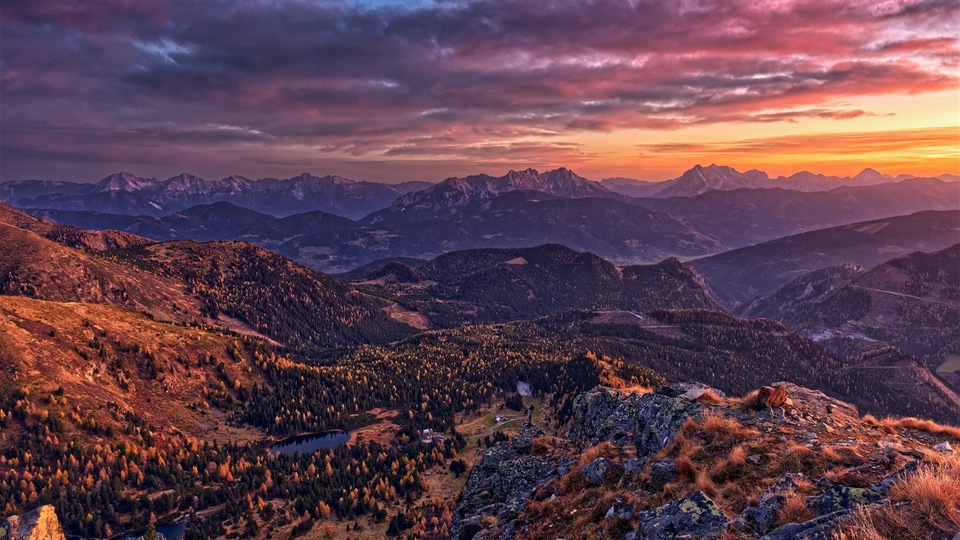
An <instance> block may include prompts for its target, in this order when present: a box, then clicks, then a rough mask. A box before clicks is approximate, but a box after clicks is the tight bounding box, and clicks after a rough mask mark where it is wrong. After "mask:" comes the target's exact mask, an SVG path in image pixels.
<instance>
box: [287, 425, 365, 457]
mask: <svg viewBox="0 0 960 540" xmlns="http://www.w3.org/2000/svg"><path fill="white" fill-rule="evenodd" d="M349 440H350V432H349V431H324V432H321V433H308V434H306V435H295V436H293V437H287V438H286V439H283V440H281V441H277V442H276V443H274V444H272V445H270V453H271V454H273V455H275V456H276V455H279V454H288V455H290V454H295V453H297V452H299V453H301V454H305V453H313V452H316V451H317V450H329V449H332V448H337V447H338V446H340V445H343V444H345V443H346V442H347V441H349Z"/></svg>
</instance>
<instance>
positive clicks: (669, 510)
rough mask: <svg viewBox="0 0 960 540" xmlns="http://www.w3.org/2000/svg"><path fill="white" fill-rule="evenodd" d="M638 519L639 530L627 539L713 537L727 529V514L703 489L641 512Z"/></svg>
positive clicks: (671, 539)
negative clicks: (724, 513)
mask: <svg viewBox="0 0 960 540" xmlns="http://www.w3.org/2000/svg"><path fill="white" fill-rule="evenodd" d="M638 520H639V524H638V526H637V530H635V531H633V532H632V533H628V534H627V540H674V539H679V538H701V539H710V538H719V537H720V536H721V535H722V534H723V533H724V531H726V530H727V517H726V516H725V515H723V512H722V511H721V510H720V508H719V507H718V506H717V505H716V504H714V502H713V501H711V500H710V498H709V497H707V496H706V495H705V494H704V493H703V492H702V491H695V492H693V493H691V494H690V495H688V496H686V497H684V498H682V499H677V500H675V501H671V502H669V503H667V504H665V505H663V506H661V507H660V508H657V509H655V510H648V511H646V512H640V515H639V516H638Z"/></svg>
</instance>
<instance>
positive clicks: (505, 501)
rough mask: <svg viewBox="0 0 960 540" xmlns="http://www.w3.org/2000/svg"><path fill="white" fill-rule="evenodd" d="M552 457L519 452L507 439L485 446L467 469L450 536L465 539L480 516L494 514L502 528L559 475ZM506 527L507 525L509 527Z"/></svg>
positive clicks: (475, 527) (474, 531)
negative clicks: (473, 463) (481, 455)
mask: <svg viewBox="0 0 960 540" xmlns="http://www.w3.org/2000/svg"><path fill="white" fill-rule="evenodd" d="M558 464H559V463H558V462H556V461H554V460H548V459H542V458H539V457H536V456H531V455H521V454H519V453H518V452H517V451H516V450H515V449H514V448H513V446H512V445H510V444H508V443H503V442H501V443H497V444H496V445H495V446H494V447H493V448H491V449H489V450H487V451H486V452H485V453H484V454H483V457H482V458H480V461H479V462H478V463H477V464H476V465H475V466H474V467H473V469H472V470H471V471H470V476H469V478H468V479H467V484H466V485H465V486H464V488H463V492H462V493H461V502H460V505H459V506H458V507H457V511H456V512H455V513H454V516H453V529H452V537H453V538H454V539H463V540H468V539H470V538H473V537H474V536H476V535H477V534H478V533H479V532H480V530H481V529H482V527H481V529H478V528H477V527H480V520H481V518H482V517H483V516H495V517H496V518H497V519H498V520H499V523H500V526H501V527H502V528H504V529H506V528H507V527H508V525H509V524H510V522H512V521H513V520H515V519H516V518H517V515H519V514H520V512H522V511H523V509H524V507H525V506H526V505H527V501H528V499H529V498H530V495H531V494H532V493H533V491H534V490H535V489H536V488H537V487H538V486H539V485H541V484H543V483H544V482H546V481H547V480H549V479H550V478H553V477H555V476H557V475H558V473H557V465H558ZM508 530H509V529H508Z"/></svg>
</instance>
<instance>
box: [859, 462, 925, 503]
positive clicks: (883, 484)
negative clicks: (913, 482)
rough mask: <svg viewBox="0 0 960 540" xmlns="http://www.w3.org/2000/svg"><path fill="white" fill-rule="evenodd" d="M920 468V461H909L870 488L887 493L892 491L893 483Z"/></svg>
mask: <svg viewBox="0 0 960 540" xmlns="http://www.w3.org/2000/svg"><path fill="white" fill-rule="evenodd" d="M919 469H920V462H919V461H917V460H913V461H911V462H909V463H907V464H906V465H904V466H903V467H901V468H900V469H899V470H897V471H896V472H894V473H893V474H890V475H888V476H886V477H884V479H883V480H880V481H879V482H877V483H876V484H875V485H873V486H871V488H870V489H872V490H874V491H876V492H877V493H879V494H881V495H886V494H887V493H889V492H890V488H892V487H893V485H894V484H896V483H897V482H898V481H899V480H900V479H902V478H903V477H905V476H907V475H909V474H914V473H916V472H917V471H918V470H919Z"/></svg>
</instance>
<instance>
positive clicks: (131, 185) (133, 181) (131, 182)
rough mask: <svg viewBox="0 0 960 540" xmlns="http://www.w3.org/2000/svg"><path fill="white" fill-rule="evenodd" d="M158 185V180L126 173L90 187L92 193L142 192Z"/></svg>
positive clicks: (119, 173)
mask: <svg viewBox="0 0 960 540" xmlns="http://www.w3.org/2000/svg"><path fill="white" fill-rule="evenodd" d="M156 184H157V179H156V178H142V177H139V176H136V175H134V174H131V173H128V172H126V171H123V172H118V173H114V174H111V175H110V176H107V177H106V178H104V179H102V180H100V181H99V182H97V183H96V184H93V185H92V186H90V188H89V189H90V191H92V192H103V191H140V190H143V189H150V188H153V187H155V186H156Z"/></svg>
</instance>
